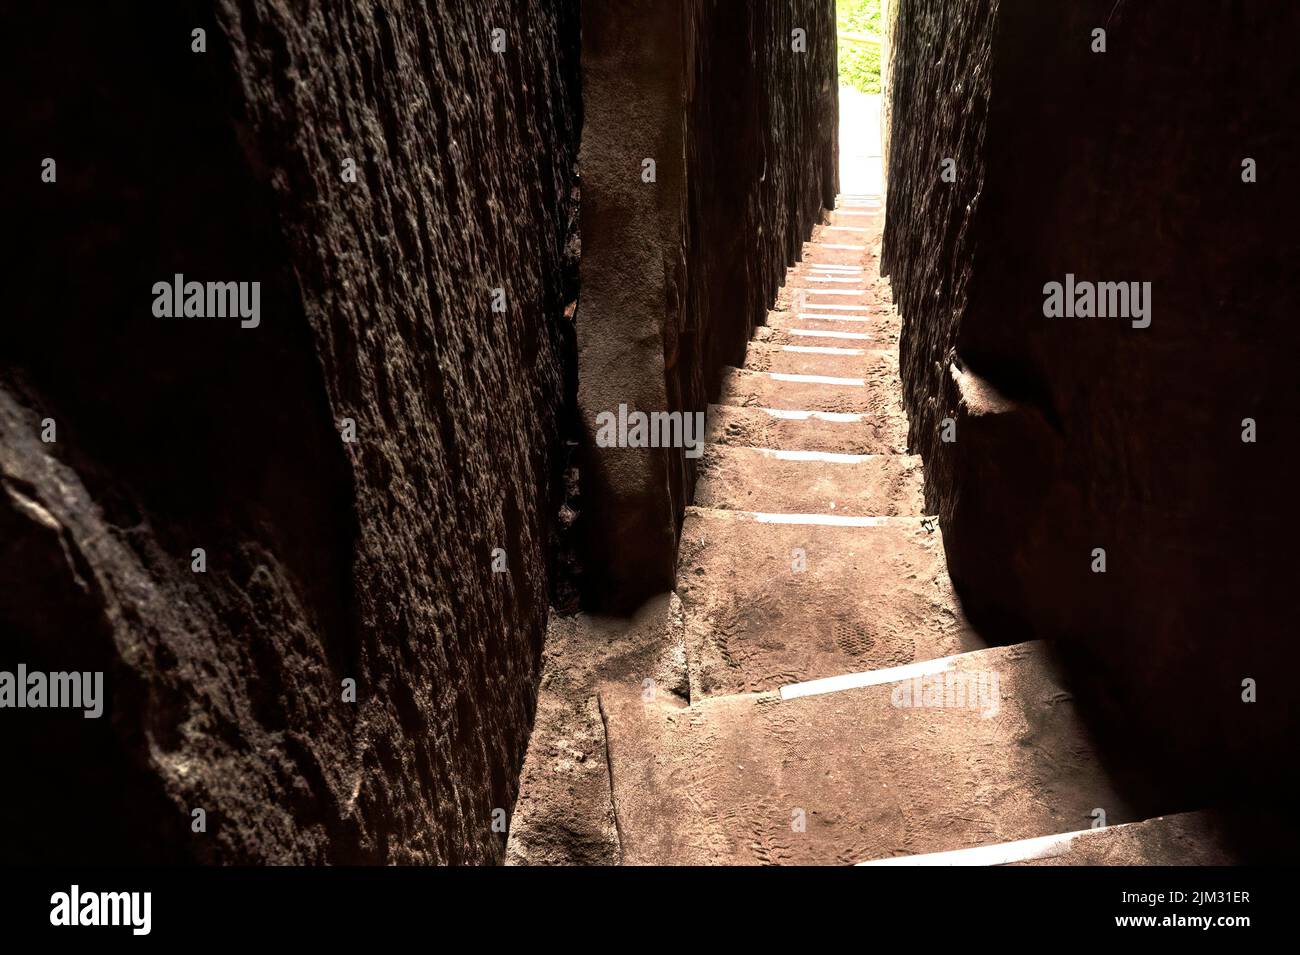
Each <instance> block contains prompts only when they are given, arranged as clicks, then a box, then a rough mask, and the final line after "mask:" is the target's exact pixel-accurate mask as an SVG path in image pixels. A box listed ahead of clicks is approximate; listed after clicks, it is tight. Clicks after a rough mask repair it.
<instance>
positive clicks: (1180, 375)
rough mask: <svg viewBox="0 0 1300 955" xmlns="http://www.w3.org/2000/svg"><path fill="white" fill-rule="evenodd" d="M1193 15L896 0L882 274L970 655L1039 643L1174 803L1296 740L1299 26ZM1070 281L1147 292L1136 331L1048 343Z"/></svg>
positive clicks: (1100, 5)
mask: <svg viewBox="0 0 1300 955" xmlns="http://www.w3.org/2000/svg"><path fill="white" fill-rule="evenodd" d="M1195 6H1196V10H1195V15H1190V11H1189V9H1188V7H1187V5H1186V4H1181V3H1177V2H1172V0H1168V2H1166V0H1148V2H1127V3H1120V4H1116V3H1114V2H1113V0H1096V2H1084V3H1075V4H1042V3H1037V2H1029V0H1000V2H990V0H946V2H942V3H933V2H928V0H902V2H901V3H900V4H899V10H898V13H897V17H898V19H897V22H896V24H895V48H894V59H893V65H892V71H893V73H892V87H891V91H890V95H891V97H892V117H893V120H892V121H893V127H892V130H891V138H890V145H889V156H888V162H889V186H890V191H889V199H888V210H887V215H888V218H887V228H886V249H885V258H886V263H885V264H886V269H887V270H888V271H889V273H890V276H891V282H892V284H893V289H894V295H895V299H896V301H897V302H898V303H899V309H900V311H901V313H902V316H903V321H904V326H903V341H902V346H903V352H902V361H903V375H904V381H905V388H906V394H907V401H908V406H909V413H910V415H911V419H912V443H913V445H914V446H915V447H916V448H917V449H918V450H919V451H920V452H921V453H922V454H924V456H925V459H926V470H927V478H928V482H929V484H928V487H927V498H928V501H929V503H930V504H931V506H932V507H934V508H936V509H937V510H938V512H939V513H940V515H941V517H942V524H943V529H944V540H945V546H946V549H947V553H948V559H949V566H950V570H951V572H952V576H953V580H954V583H955V584H956V585H957V587H958V589H959V592H960V593H961V596H962V599H963V602H964V604H965V606H966V609H967V611H968V613H969V615H970V616H971V618H972V619H973V620H974V621H975V622H976V624H977V625H978V626H979V627H980V629H981V631H982V633H983V634H984V635H985V637H987V638H989V639H993V640H999V641H1001V640H1015V639H1022V638H1026V637H1046V638H1050V639H1052V640H1054V641H1055V644H1056V646H1057V647H1058V649H1059V650H1060V652H1061V656H1062V658H1063V659H1064V661H1065V662H1066V663H1067V664H1068V666H1069V670H1070V673H1071V675H1072V677H1073V680H1074V686H1075V689H1076V692H1077V693H1078V694H1079V695H1080V698H1081V699H1082V701H1083V702H1084V703H1085V705H1086V706H1087V708H1088V711H1089V712H1090V713H1091V715H1092V718H1093V721H1094V724H1095V725H1096V726H1097V727H1098V729H1099V731H1100V732H1102V733H1103V734H1106V735H1108V736H1109V738H1110V739H1111V741H1112V743H1113V744H1114V748H1115V749H1116V750H1123V751H1125V752H1126V753H1127V755H1129V756H1134V755H1136V757H1137V758H1138V759H1139V762H1140V764H1141V771H1140V772H1139V774H1138V775H1139V776H1142V777H1143V782H1144V783H1145V784H1147V785H1149V786H1151V787H1152V788H1153V789H1155V790H1162V789H1163V790H1164V792H1163V794H1160V795H1158V796H1156V797H1155V798H1157V799H1162V800H1164V803H1163V805H1164V806H1165V807H1166V808H1179V806H1177V805H1170V804H1169V803H1170V801H1171V799H1172V801H1174V802H1181V803H1182V804H1193V803H1195V802H1197V801H1204V800H1206V799H1211V798H1216V797H1219V796H1225V797H1226V796H1235V795H1239V794H1243V793H1245V794H1257V793H1259V792H1261V791H1267V790H1261V787H1260V785H1259V784H1261V783H1275V782H1278V781H1279V780H1280V779H1283V778H1286V777H1290V776H1291V775H1292V774H1293V773H1294V767H1293V765H1292V761H1291V760H1290V759H1289V751H1290V747H1291V745H1292V744H1291V742H1290V741H1291V740H1293V739H1294V734H1295V732H1296V729H1297V717H1298V715H1300V714H1298V712H1297V706H1296V697H1295V690H1294V687H1293V686H1292V685H1291V684H1292V683H1293V681H1291V680H1290V679H1289V677H1288V676H1287V674H1289V673H1293V672H1294V668H1295V665H1296V663H1297V653H1296V650H1295V641H1294V639H1293V638H1292V637H1290V635H1289V630H1291V629H1293V628H1291V627H1289V626H1288V618H1289V616H1290V614H1289V613H1288V612H1287V611H1288V608H1287V605H1286V602H1287V599H1288V596H1289V590H1290V589H1291V587H1290V583H1289V581H1290V578H1291V577H1293V576H1294V573H1293V568H1294V566H1295V559H1294V543H1293V541H1294V533H1295V520H1294V518H1293V517H1292V516H1291V512H1292V511H1293V508H1292V507H1291V501H1290V498H1291V494H1292V489H1291V488H1290V487H1289V486H1288V484H1287V480H1288V478H1289V475H1290V474H1292V473H1294V469H1295V465H1296V456H1297V450H1296V443H1295V421H1294V409H1295V407H1296V406H1297V398H1300V394H1298V390H1300V389H1298V387H1297V377H1296V375H1295V372H1294V369H1292V368H1291V367H1289V366H1290V356H1291V355H1292V354H1293V353H1294V352H1295V349H1296V345H1297V337H1298V336H1297V331H1296V323H1295V321H1294V316H1293V312H1294V305H1295V302H1296V301H1297V300H1298V299H1300V294H1298V293H1300V286H1298V284H1297V283H1298V280H1297V277H1296V272H1295V269H1294V263H1295V262H1296V261H1297V253H1300V240H1298V239H1297V231H1296V228H1295V222H1296V214H1297V212H1300V203H1298V201H1297V194H1296V190H1295V188H1294V181H1295V178H1294V177H1295V175H1296V172H1297V169H1296V156H1297V155H1300V123H1298V122H1297V119H1296V116H1297V114H1296V112H1295V109H1294V103H1293V102H1292V99H1293V96H1294V91H1295V90H1296V89H1297V88H1300V63H1298V62H1297V60H1296V58H1295V57H1294V55H1293V53H1291V52H1289V45H1290V43H1291V38H1294V36H1295V35H1296V31H1297V28H1300V11H1298V10H1296V9H1295V8H1293V7H1291V6H1290V5H1284V4H1266V3H1252V2H1229V0H1224V2H1212V3H1205V4H1197V5H1195ZM1098 27H1100V28H1104V29H1106V30H1107V52H1105V53H1093V52H1091V49H1090V46H1091V42H1092V30H1093V29H1094V28H1098ZM949 156H951V157H955V158H957V160H958V180H957V182H956V183H955V184H946V183H942V182H941V181H940V177H939V170H940V162H941V160H942V158H943V157H949ZM1246 157H1251V158H1254V159H1255V160H1256V161H1257V163H1258V169H1259V174H1258V181H1257V182H1255V183H1245V182H1243V181H1242V160H1243V159H1244V158H1246ZM1066 273H1073V274H1074V275H1075V276H1077V278H1079V279H1086V280H1091V281H1125V282H1128V281H1146V282H1151V283H1152V311H1151V325H1150V327H1149V328H1144V329H1141V328H1134V327H1132V326H1131V324H1130V322H1129V321H1127V320H1124V319H1118V318H1055V319H1049V318H1045V317H1044V315H1043V311H1042V309H1043V302H1044V292H1043V287H1044V284H1045V283H1047V282H1051V281H1058V282H1063V281H1064V280H1065V276H1066ZM945 417H951V418H953V419H955V423H956V441H955V442H952V443H945V442H943V441H941V440H940V438H939V435H940V428H941V422H942V419H943V418H945ZM1245 418H1253V419H1255V420H1256V422H1257V426H1258V440H1257V441H1256V442H1255V443H1244V442H1243V441H1242V430H1243V427H1242V421H1243V419H1245ZM1095 548H1104V549H1105V552H1106V562H1107V564H1106V572H1105V573H1094V572H1093V569H1092V568H1093V564H1094V558H1093V550H1094V549H1095ZM1248 679H1249V680H1254V681H1256V682H1257V692H1258V702H1255V703H1246V702H1243V699H1242V694H1243V687H1242V683H1243V680H1248ZM1169 793H1177V795H1176V796H1174V797H1171V796H1170V795H1169Z"/></svg>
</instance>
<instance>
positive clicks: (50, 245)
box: [0, 0, 579, 863]
mask: <svg viewBox="0 0 1300 955" xmlns="http://www.w3.org/2000/svg"><path fill="white" fill-rule="evenodd" d="M15 16H17V15H16V14H15ZM6 19H8V15H6ZM22 19H23V23H22V25H21V30H20V28H19V25H18V24H16V23H12V22H6V23H3V24H0V29H3V32H4V33H5V34H6V35H9V36H17V35H19V33H20V32H21V34H22V35H23V36H24V38H25V40H24V44H23V45H22V46H21V47H20V48H19V49H18V51H17V54H16V55H17V56H18V58H17V59H15V60H12V61H11V62H9V63H8V64H7V65H8V67H9V68H10V69H11V70H12V71H13V73H12V76H13V77H14V83H13V85H16V86H20V87H21V88H23V89H26V90H28V94H27V95H25V96H24V97H23V98H22V100H21V101H20V102H19V104H18V105H17V106H16V107H15V109H14V110H13V111H12V112H11V120H12V123H11V130H12V132H13V134H14V138H15V140H16V141H19V142H22V143H23V144H24V147H23V149H21V150H17V151H15V155H16V156H17V157H18V158H19V159H20V160H21V163H22V166H21V169H19V170H16V171H14V172H13V174H12V176H11V177H10V178H9V179H8V181H9V182H11V183H13V184H14V189H13V190H12V191H11V192H10V193H8V194H7V196H6V202H7V203H11V208H9V209H8V210H7V211H6V215H5V219H6V223H7V224H8V225H9V226H10V228H11V229H12V230H13V231H14V233H15V234H16V235H18V236H21V237H22V242H21V244H20V245H19V247H18V248H17V249H16V260H15V262H14V263H13V264H14V265H15V267H16V273H15V274H20V275H23V276H24V277H25V281H24V283H23V284H22V285H21V286H16V287H15V289H14V291H15V293H16V297H15V298H13V299H11V301H10V316H9V318H8V319H7V320H6V322H5V323H4V327H3V331H0V483H2V484H3V493H0V631H2V632H3V634H4V643H3V647H2V648H0V653H2V654H3V659H0V668H3V669H10V670H11V669H13V667H14V665H16V664H17V663H20V662H22V663H26V664H27V665H28V666H29V667H32V668H42V669H62V668H74V669H81V670H88V669H104V670H106V671H108V681H109V685H110V692H109V698H108V711H107V713H106V715H105V717H104V718H103V719H102V720H99V721H90V720H83V719H82V718H81V715H80V713H74V714H68V713H66V712H48V713H37V712H34V711H28V712H22V713H20V712H15V711H11V710H7V711H4V712H3V713H0V721H3V722H2V723H0V727H2V728H3V733H0V746H2V747H3V750H4V752H3V753H0V758H2V759H3V761H4V765H6V766H16V765H21V766H23V767H24V773H25V775H26V777H27V784H26V785H25V786H23V787H13V786H6V787H4V794H3V796H2V797H0V799H2V800H3V804H2V805H0V816H3V817H4V818H7V819H13V818H21V819H23V820H24V825H23V826H21V827H17V828H15V829H12V830H11V832H10V834H9V836H7V838H6V843H5V849H4V855H5V858H6V860H17V859H31V858H39V859H41V860H42V861H59V860H74V859H102V858H112V859H114V860H118V861H124V860H128V859H132V858H137V859H145V860H178V861H183V860H204V861H223V862H233V861H245V862H247V861H275V862H323V861H335V862H399V863H400V862H483V861H492V860H495V859H499V858H500V857H501V854H502V851H503V846H504V840H505V836H504V834H503V833H500V832H494V831H493V829H492V822H493V818H492V813H493V810H494V809H497V808H504V809H505V810H507V811H509V809H510V807H511V804H512V802H513V800H514V789H515V776H516V773H517V771H518V769H519V766H520V763H521V761H522V759H523V753H524V747H525V743H526V739H527V733H528V728H529V724H530V721H531V718H532V708H533V704H534V694H535V684H536V679H537V674H538V664H539V653H540V649H541V643H542V639H543V633H544V629H545V625H546V619H547V602H548V593H547V587H548V580H550V579H552V578H553V575H552V573H551V568H548V556H547V555H548V553H549V552H551V550H552V548H551V544H550V542H549V540H548V536H549V535H550V534H551V533H552V530H553V528H552V524H553V521H552V515H553V514H554V513H555V508H556V506H557V500H558V495H559V490H560V483H561V482H560V480H559V478H560V470H561V468H562V466H563V460H562V454H561V448H562V445H561V439H562V435H561V431H562V428H563V419H564V416H565V414H566V402H567V401H570V400H572V399H571V395H572V392H573V388H574V386H573V383H572V361H571V358H570V357H569V356H570V351H571V349H572V340H571V334H572V333H571V329H570V330H568V331H566V326H568V325H569V324H570V323H569V321H568V319H567V318H566V317H565V311H566V305H568V304H569V303H570V302H571V298H572V296H573V294H574V293H573V288H572V282H573V280H574V278H575V275H574V273H575V269H574V268H573V262H572V253H573V252H574V251H575V249H576V246H575V242H576V240H575V239H574V236H573V234H572V226H573V224H574V223H573V220H574V217H575V215H576V208H575V206H576V195H575V184H576V180H575V165H574V163H575V160H576V142H577V131H578V123H579V107H578V102H577V95H578V90H577V83H576V80H577V61H576V56H577V50H576V38H577V36H578V24H577V4H576V3H569V2H561V3H555V2H551V0H546V2H542V0H535V2H526V0H490V2H481V3H475V4H472V5H470V4H463V3H459V2H455V0H447V2H441V0H434V2H430V3H402V2H396V3H394V2H387V3H384V4H382V5H381V4H378V3H373V2H361V3H353V2H333V0H322V2H318V3H313V4H308V5H301V4H289V3H279V2H272V0H259V2H252V3H234V2H219V3H216V4H214V5H208V4H203V3H194V4H185V5H174V6H169V7H168V8H167V10H166V11H165V12H162V11H161V8H160V12H155V13H153V14H151V15H150V16H149V17H146V18H140V19H139V20H128V19H126V18H122V17H120V16H119V15H118V14H117V13H115V12H113V11H109V10H108V9H103V10H101V9H99V8H94V9H93V10H92V11H90V12H87V11H86V10H80V11H78V12H77V13H76V15H75V16H74V15H72V14H70V13H69V14H66V15H65V14H60V13H59V12H57V11H49V12H48V14H47V15H45V16H43V17H39V18H30V17H27V16H26V15H24V16H23V18H22ZM196 26H199V27H203V28H205V29H206V30H207V44H208V48H207V52H206V53H202V54H199V53H192V52H191V51H190V31H191V29H192V28H194V27H196ZM495 28H500V29H502V30H504V31H505V40H506V49H505V51H504V52H503V53H496V52H493V51H492V49H491V46H490V44H491V39H492V38H491V30H493V29H495ZM49 49H59V50H61V51H63V54H64V55H66V56H68V57H69V58H70V59H72V60H75V61H76V62H78V63H80V64H83V65H85V67H86V70H85V71H84V72H83V71H64V70H57V69H55V70H50V69H48V65H49V64H48V63H47V62H46V61H45V60H44V57H45V56H46V53H45V52H43V51H48V50H49ZM92 67H93V70H92ZM92 74H93V76H94V77H95V80H94V82H91V83H87V82H86V81H85V77H86V76H87V75H92ZM47 155H48V156H52V157H55V158H56V159H57V162H58V164H59V165H58V180H57V182H56V183H54V184H43V183H41V182H40V181H39V179H38V176H39V159H38V158H36V157H43V156H47ZM347 158H352V159H355V161H356V164H357V170H358V177H357V180H358V181H357V182H356V183H355V184H353V183H346V182H344V181H343V178H342V175H341V172H342V168H343V161H344V160H345V159H347ZM566 247H567V248H566ZM175 272H183V273H185V274H186V275H187V277H191V278H194V279H198V280H205V281H206V280H239V281H261V282H262V283H263V284H262V302H261V313H262V314H261V324H260V326H259V327H257V328H255V329H242V328H240V327H239V325H238V322H236V321H231V320H207V319H188V320H167V319H157V318H154V317H153V316H152V315H151V311H150V306H151V302H152V296H151V294H150V289H151V286H152V284H153V283H154V282H155V281H158V280H163V279H170V277H171V276H172V275H173V273H175ZM498 287H500V288H504V289H505V293H506V310H505V312H504V313H503V314H496V313H494V312H493V311H492V310H491V290H492V289H493V288H498ZM47 416H48V417H52V418H54V419H55V420H56V422H57V428H58V440H57V442H56V443H53V444H45V443H42V442H41V441H40V440H39V434H40V431H41V424H40V422H41V419H43V418H45V417H47ZM344 418H351V419H354V421H355V423H356V432H357V440H356V442H355V443H352V444H345V443H343V442H342V441H341V440H340V434H339V423H340V421H341V419H344ZM195 547H202V548H205V549H206V556H207V572H206V574H204V575H199V574H195V573H192V572H191V564H190V562H191V550H192V548H195ZM496 547H500V548H503V549H504V551H505V557H506V561H507V570H506V572H505V573H500V574H494V573H493V572H492V566H491V564H492V557H491V552H492V549H493V548H496ZM345 678H354V679H355V680H356V681H357V694H358V702H357V703H356V704H350V703H344V702H342V701H341V697H342V688H341V681H343V680H344V679H345ZM92 791H93V793H94V801H93V802H87V801H86V800H87V799H88V798H89V797H88V796H87V793H88V792H92ZM89 806H93V810H90V809H88V808H87V807H89ZM192 808H203V809H205V810H206V812H207V832H206V833H203V834H195V833H192V832H191V827H190V818H191V817H190V812H191V809H192Z"/></svg>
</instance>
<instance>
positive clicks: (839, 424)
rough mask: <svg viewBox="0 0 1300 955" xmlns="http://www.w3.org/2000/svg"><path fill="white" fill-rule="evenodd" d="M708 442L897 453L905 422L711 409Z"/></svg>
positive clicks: (903, 440) (904, 445) (896, 418)
mask: <svg viewBox="0 0 1300 955" xmlns="http://www.w3.org/2000/svg"><path fill="white" fill-rule="evenodd" d="M705 420H706V425H707V434H708V438H707V440H709V441H711V442H714V443H716V444H726V445H735V446H741V447H755V448H779V449H782V450H791V451H834V452H838V453H841V454H901V453H903V452H904V451H906V450H907V423H906V422H905V421H904V420H903V417H902V415H901V414H898V415H894V416H892V417H888V416H887V417H884V418H881V417H876V416H872V415H859V414H833V413H832V414H827V413H825V412H819V411H811V412H797V411H782V410H779V409H775V408H740V407H736V406H734V405H709V410H708V415H707V417H706V419H705Z"/></svg>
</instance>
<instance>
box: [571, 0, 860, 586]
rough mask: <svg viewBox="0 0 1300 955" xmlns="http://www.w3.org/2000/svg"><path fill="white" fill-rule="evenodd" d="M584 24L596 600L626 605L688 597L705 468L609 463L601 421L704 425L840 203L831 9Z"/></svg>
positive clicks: (687, 7) (646, 457) (634, 453)
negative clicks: (697, 496)
mask: <svg viewBox="0 0 1300 955" xmlns="http://www.w3.org/2000/svg"><path fill="white" fill-rule="evenodd" d="M582 16H583V97H584V110H585V117H584V129H583V145H582V154H583V169H584V175H583V212H582V216H583V237H584V255H583V259H582V289H583V293H582V305H581V308H580V309H579V316H578V341H579V349H580V360H579V367H580V369H581V382H580V391H579V400H580V405H581V411H582V416H583V423H584V427H585V428H586V430H587V445H588V448H587V454H586V456H585V465H584V468H583V474H584V495H586V496H587V497H588V499H589V501H590V502H591V506H590V507H589V508H588V514H589V515H590V520H591V523H590V525H589V531H590V533H589V538H588V539H589V541H590V547H591V553H592V560H591V562H590V563H591V565H592V568H591V569H598V570H599V571H600V572H601V573H602V577H601V578H599V579H597V580H594V581H593V584H594V586H593V593H594V594H596V595H598V596H599V597H600V598H602V599H603V600H604V601H605V602H607V603H608V604H610V605H612V606H615V607H619V608H627V607H631V606H636V605H637V604H638V603H639V602H640V601H641V600H642V599H644V598H645V597H646V596H648V595H649V594H652V593H655V592H658V591H662V590H666V589H669V588H670V587H671V586H672V573H673V564H674V555H675V553H676V545H677V534H678V529H679V527H680V523H681V517H682V513H683V509H684V507H685V505H686V502H687V501H688V500H689V499H690V494H691V490H692V487H693V484H694V480H695V473H694V463H693V461H692V460H691V459H688V458H686V457H685V456H684V455H683V454H682V451H681V450H680V449H667V450H663V449H622V448H610V449H604V448H599V447H597V446H596V445H595V441H594V436H595V430H596V423H595V417H596V415H598V414H600V413H601V412H604V411H613V412H616V411H617V410H618V406H619V405H620V404H627V405H628V406H629V408H631V409H633V410H637V409H639V410H641V411H645V412H652V411H664V410H669V411H700V412H702V411H704V410H705V407H706V405H707V403H708V400H709V398H710V397H711V396H712V395H715V394H716V393H717V388H718V386H719V374H720V372H721V369H722V368H723V367H724V366H726V365H728V364H740V363H741V361H742V359H743V355H744V348H745V343H746V340H747V339H748V338H749V332H750V330H751V329H752V328H753V326H754V325H757V324H759V323H761V322H762V319H763V315H764V313H765V310H766V308H767V307H768V305H769V304H770V303H771V301H772V295H773V293H774V292H775V291H776V289H777V287H778V286H779V285H780V283H781V281H782V279H783V278H784V270H785V266H786V265H787V264H789V263H790V262H793V261H794V260H795V259H796V258H797V257H798V255H799V251H800V244H801V242H802V241H803V240H804V239H805V238H806V237H807V236H808V234H809V232H810V230H811V228H812V226H813V224H814V223H815V222H816V221H817V219H818V216H819V214H820V211H821V209H822V207H823V206H827V207H829V206H830V205H832V203H833V199H834V195H835V179H836V151H835V142H836V135H835V130H836V122H837V100H836V96H837V92H836V86H835V32H834V31H835V25H834V5H833V3H831V2H830V0H798V2H795V3H790V4H745V5H743V6H742V5H737V4H729V3H723V2H720V0H675V2H674V3H670V4H663V3H659V2H649V0H635V2H629V0H591V2H588V3H584V4H583V15H582ZM796 29H799V30H803V31H805V34H804V37H805V39H806V51H805V52H795V51H794V49H793V48H792V44H793V43H794V35H793V31H795V30H796ZM683 104H684V105H685V115H684V116H683V113H682V107H683ZM647 158H649V159H654V160H655V177H656V181H655V182H653V183H647V182H644V181H643V179H642V169H643V166H642V162H643V160H644V159H647ZM629 540H635V541H637V542H638V546H637V547H635V548H630V547H627V546H626V542H627V541H629Z"/></svg>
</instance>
